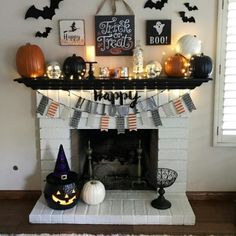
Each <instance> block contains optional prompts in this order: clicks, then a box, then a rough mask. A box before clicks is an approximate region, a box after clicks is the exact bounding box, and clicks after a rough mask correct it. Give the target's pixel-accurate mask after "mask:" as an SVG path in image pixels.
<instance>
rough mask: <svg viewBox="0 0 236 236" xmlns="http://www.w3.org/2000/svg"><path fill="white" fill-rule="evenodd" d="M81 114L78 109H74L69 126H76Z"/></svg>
mask: <svg viewBox="0 0 236 236" xmlns="http://www.w3.org/2000/svg"><path fill="white" fill-rule="evenodd" d="M81 115H82V112H81V111H78V110H75V111H74V114H73V116H72V117H71V120H70V126H71V127H73V128H77V127H78V124H79V121H80V118H81Z"/></svg>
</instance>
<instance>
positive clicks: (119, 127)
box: [116, 116, 125, 134]
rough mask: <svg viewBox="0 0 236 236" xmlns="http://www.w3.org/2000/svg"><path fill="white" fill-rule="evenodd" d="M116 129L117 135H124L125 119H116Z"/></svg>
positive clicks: (121, 117) (120, 117)
mask: <svg viewBox="0 0 236 236" xmlns="http://www.w3.org/2000/svg"><path fill="white" fill-rule="evenodd" d="M116 128H117V133H118V134H124V133H125V118H124V117H123V116H118V117H116Z"/></svg>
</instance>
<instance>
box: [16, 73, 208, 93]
mask: <svg viewBox="0 0 236 236" xmlns="http://www.w3.org/2000/svg"><path fill="white" fill-rule="evenodd" d="M210 80H212V78H193V77H183V78H175V77H164V76H160V77H156V78H154V79H132V80H128V79H94V80H88V79H81V80H56V79H48V78H47V77H41V78H36V79H34V78H19V79H15V80H14V81H16V82H18V83H23V84H24V85H25V86H27V87H30V88H32V89H33V90H38V89H41V90H49V89H50V90H59V89H62V90H81V89H83V90H92V89H97V90H99V89H103V90H113V89H114V90H127V89H128V90H133V89H135V90H144V89H159V90H160V89H194V88H196V87H198V86H200V85H201V84H202V83H206V82H208V81H210Z"/></svg>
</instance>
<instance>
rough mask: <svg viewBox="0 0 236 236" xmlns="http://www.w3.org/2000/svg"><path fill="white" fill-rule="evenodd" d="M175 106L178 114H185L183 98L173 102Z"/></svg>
mask: <svg viewBox="0 0 236 236" xmlns="http://www.w3.org/2000/svg"><path fill="white" fill-rule="evenodd" d="M173 104H174V107H175V110H176V112H177V113H178V114H182V113H184V112H185V109H184V106H183V104H182V101H181V98H178V99H177V100H175V101H173Z"/></svg>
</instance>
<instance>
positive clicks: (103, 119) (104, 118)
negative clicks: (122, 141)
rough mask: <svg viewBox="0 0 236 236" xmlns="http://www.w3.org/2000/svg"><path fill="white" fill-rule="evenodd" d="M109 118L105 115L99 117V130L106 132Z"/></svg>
mask: <svg viewBox="0 0 236 236" xmlns="http://www.w3.org/2000/svg"><path fill="white" fill-rule="evenodd" d="M109 119H110V117H109V116H107V115H105V116H102V117H101V121H100V128H101V131H106V132H108V127H109V121H110V120H109Z"/></svg>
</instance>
